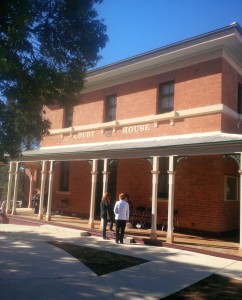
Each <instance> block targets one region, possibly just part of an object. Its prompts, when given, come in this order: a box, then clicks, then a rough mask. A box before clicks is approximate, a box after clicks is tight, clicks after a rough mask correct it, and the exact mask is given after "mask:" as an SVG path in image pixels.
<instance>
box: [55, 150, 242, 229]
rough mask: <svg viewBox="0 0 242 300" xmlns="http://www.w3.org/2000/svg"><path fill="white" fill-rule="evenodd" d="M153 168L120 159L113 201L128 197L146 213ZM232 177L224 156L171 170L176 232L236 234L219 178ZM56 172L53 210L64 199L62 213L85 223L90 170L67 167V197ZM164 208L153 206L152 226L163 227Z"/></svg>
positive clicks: (235, 208)
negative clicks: (154, 220)
mask: <svg viewBox="0 0 242 300" xmlns="http://www.w3.org/2000/svg"><path fill="white" fill-rule="evenodd" d="M151 170H152V166H151V164H150V163H149V162H148V161H146V160H142V159H126V160H124V159H122V160H118V165H117V185H116V191H117V192H116V199H118V195H119V193H127V194H129V196H130V200H131V202H132V204H133V206H134V207H138V206H145V207H147V208H151V205H152V202H151V197H152V175H151ZM225 175H230V176H237V177H239V174H238V166H237V164H236V162H235V161H234V160H233V159H232V158H228V157H223V156H221V155H220V156H196V157H195V156H193V157H188V158H187V159H183V160H181V161H180V162H179V163H178V164H177V167H176V177H175V202H174V208H175V209H177V210H178V212H179V226H180V227H181V228H187V229H192V230H197V231H204V232H214V233H222V232H226V231H231V230H235V229H238V228H239V201H225V200H224V176H225ZM58 183H59V176H58V165H57V167H56V176H55V184H54V186H55V188H54V191H55V193H54V197H53V201H54V204H53V209H54V208H56V209H57V210H58V205H59V204H60V202H61V200H62V199H68V200H69V202H68V205H67V208H66V211H68V212H74V213H78V214H80V215H82V216H85V217H89V213H90V198H91V166H90V165H89V164H88V162H72V163H71V177H70V192H69V193H60V192H58ZM167 204H168V202H167V201H165V200H158V204H157V223H158V224H161V223H162V218H163V216H164V215H165V214H166V211H167Z"/></svg>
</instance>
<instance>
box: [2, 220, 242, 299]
mask: <svg viewBox="0 0 242 300" xmlns="http://www.w3.org/2000/svg"><path fill="white" fill-rule="evenodd" d="M53 240H62V241H67V242H71V243H74V244H77V245H84V246H89V247H97V248H99V249H103V250H108V251H113V252H116V253H120V254H127V255H132V256H136V257H141V258H145V259H148V260H149V261H150V262H148V263H145V264H141V265H139V266H135V267H132V268H128V269H125V270H121V271H116V272H113V273H110V274H107V275H103V276H97V275H96V274H95V273H93V272H92V271H91V270H90V269H88V268H87V267H86V266H85V265H84V264H82V263H81V262H79V261H77V260H76V259H75V258H73V257H72V256H70V255H69V254H68V253H66V252H64V251H62V250H61V249H59V248H57V247H54V246H52V245H50V244H47V243H46V242H47V241H53ZM0 266H1V272H0V295H1V296H0V297H1V299H4V300H8V299H9V300H10V299H11V300H17V299H18V300H40V299H41V300H47V299H48V300H52V299H53V300H56V299H58V300H62V299H68V300H75V299H99V300H100V299H105V300H106V299H125V300H129V299H132V300H133V299H134V300H136V299H147V300H153V299H160V298H162V297H165V296H167V295H169V294H172V293H175V292H177V291H179V290H181V289H183V288H185V287H187V286H189V285H191V284H193V283H195V282H197V281H199V280H201V279H203V278H205V277H207V276H209V275H211V274H213V273H217V274H220V275H224V276H228V277H231V278H235V279H239V280H242V262H241V261H236V260H231V259H224V258H219V257H213V256H208V255H204V254H198V253H194V252H189V251H183V250H178V249H169V248H165V247H152V246H146V245H141V244H124V245H117V244H115V243H114V241H113V240H108V241H103V240H102V239H101V238H99V237H94V236H80V231H79V230H74V229H63V228H58V227H56V226H52V225H42V226H24V225H12V224H1V225H0Z"/></svg>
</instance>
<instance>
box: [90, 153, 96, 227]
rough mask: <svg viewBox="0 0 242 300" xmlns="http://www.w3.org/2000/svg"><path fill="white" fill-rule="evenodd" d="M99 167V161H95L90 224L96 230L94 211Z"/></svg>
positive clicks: (93, 165)
mask: <svg viewBox="0 0 242 300" xmlns="http://www.w3.org/2000/svg"><path fill="white" fill-rule="evenodd" d="M97 165H98V160H97V159H93V161H92V172H91V173H92V190H91V204H90V217H89V224H90V227H91V228H94V211H95V200H96V186H97V174H98V172H97Z"/></svg>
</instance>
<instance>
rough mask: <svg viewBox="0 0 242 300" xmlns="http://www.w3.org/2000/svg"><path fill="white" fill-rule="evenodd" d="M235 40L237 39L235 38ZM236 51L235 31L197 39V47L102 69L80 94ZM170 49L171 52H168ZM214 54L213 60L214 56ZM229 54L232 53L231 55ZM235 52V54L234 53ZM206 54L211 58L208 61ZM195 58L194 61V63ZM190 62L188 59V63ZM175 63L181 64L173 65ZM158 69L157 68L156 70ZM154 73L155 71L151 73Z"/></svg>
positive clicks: (181, 48) (91, 76)
mask: <svg viewBox="0 0 242 300" xmlns="http://www.w3.org/2000/svg"><path fill="white" fill-rule="evenodd" d="M238 37H239V38H238ZM231 47H232V48H233V49H234V48H236V49H234V51H237V50H238V49H237V48H238V47H239V48H240V49H241V47H242V43H241V37H240V35H239V34H238V33H237V32H236V31H235V32H233V33H230V34H227V35H224V36H215V37H214V38H213V39H212V38H210V39H205V38H203V39H201V40H200V42H199V43H195V44H194V43H188V45H187V44H186V45H183V44H182V45H179V46H176V47H174V48H172V47H171V49H169V50H164V51H162V50H161V52H160V54H157V53H155V54H153V56H152V55H147V56H144V57H141V58H140V59H139V60H137V59H136V60H134V61H132V59H131V60H130V63H129V64H125V65H123V66H122V64H121V65H120V66H119V65H117V67H116V68H110V70H109V68H108V67H107V69H104V70H103V72H98V73H96V74H95V72H93V73H91V74H90V75H88V76H87V78H86V84H85V89H84V90H83V93H87V92H89V91H93V90H96V89H100V88H104V87H108V86H110V85H114V84H120V83H124V82H127V81H130V80H135V79H140V78H145V77H147V76H150V70H152V72H151V73H152V74H153V75H155V74H159V73H161V72H165V71H166V69H165V70H162V69H161V68H162V67H163V66H165V67H166V68H168V69H169V70H172V69H178V68H181V67H184V66H188V65H192V64H194V63H198V62H201V61H205V60H209V59H213V58H215V57H216V58H217V57H221V56H222V49H227V48H228V49H229V48H231ZM172 49H173V50H172ZM216 51H218V52H217V53H216V56H215V52H216ZM231 52H232V51H231ZM237 52H238V51H237ZM209 54H210V55H211V54H213V55H211V56H210V57H209ZM196 57H197V60H196V59H195V58H196ZM190 58H192V59H190ZM178 61H182V62H181V63H180V65H179V66H178V65H177V62H178ZM157 67H159V68H157ZM155 70H156V71H155Z"/></svg>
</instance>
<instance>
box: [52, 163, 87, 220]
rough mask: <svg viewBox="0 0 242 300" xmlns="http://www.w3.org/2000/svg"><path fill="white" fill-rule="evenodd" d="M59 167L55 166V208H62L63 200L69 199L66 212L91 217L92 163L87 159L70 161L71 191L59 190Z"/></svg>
mask: <svg viewBox="0 0 242 300" xmlns="http://www.w3.org/2000/svg"><path fill="white" fill-rule="evenodd" d="M59 167H60V165H59V164H57V165H56V167H55V180H54V193H53V206H52V208H53V210H61V200H62V199H67V200H68V204H67V207H66V209H65V211H66V212H74V213H77V214H80V215H82V216H86V217H89V213H90V199H91V165H90V164H89V163H88V162H87V161H73V162H71V163H70V179H69V192H67V193H66V192H60V191H59V182H60V178H59Z"/></svg>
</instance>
